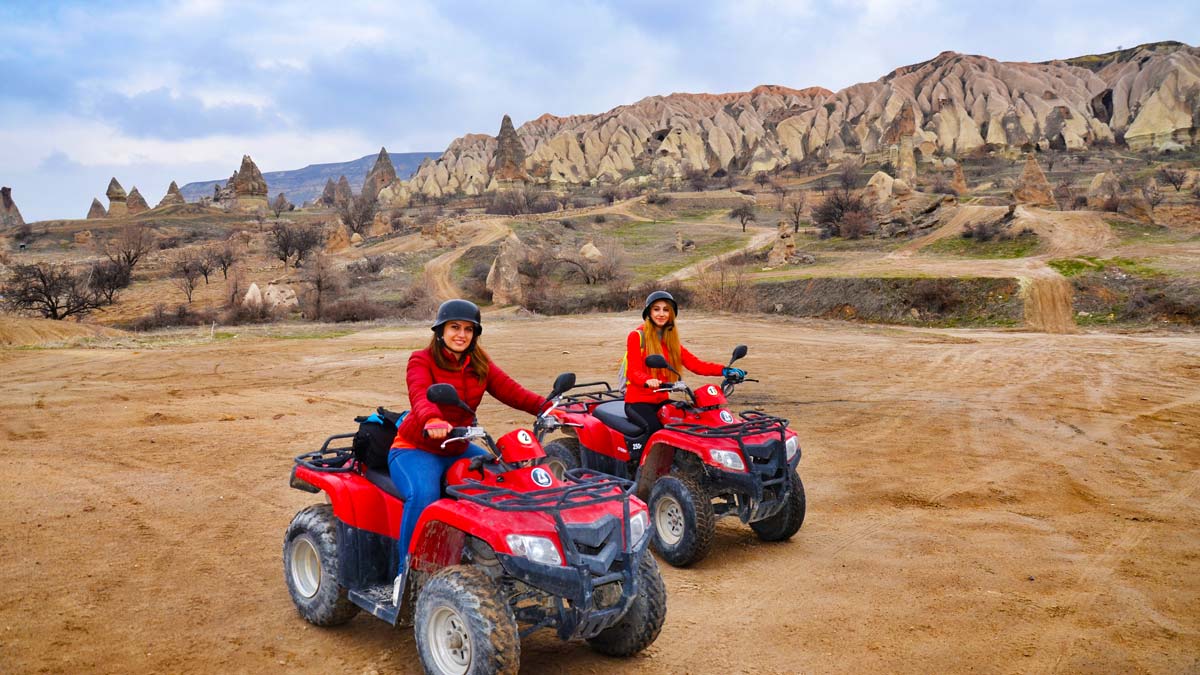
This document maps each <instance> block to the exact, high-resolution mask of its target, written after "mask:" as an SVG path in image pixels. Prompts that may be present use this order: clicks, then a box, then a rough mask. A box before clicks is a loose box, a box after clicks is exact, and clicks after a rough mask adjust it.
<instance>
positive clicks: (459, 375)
mask: <svg viewBox="0 0 1200 675" xmlns="http://www.w3.org/2000/svg"><path fill="white" fill-rule="evenodd" d="M482 333H483V324H482V323H481V322H480V316H479V308H478V307H477V306H475V303H473V302H468V301H467V300H447V301H446V302H443V303H442V305H441V307H438V312H437V319H436V320H435V322H434V324H433V338H432V339H431V340H430V341H429V346H428V347H426V348H425V349H422V350H419V351H415V352H413V353H412V355H411V356H409V358H408V375H407V379H408V400H409V403H410V404H411V406H412V408H411V410H412V412H410V413H409V414H408V416H407V417H405V418H404V422H402V423H401V424H400V428H399V429H397V430H396V440H395V441H393V442H392V449H391V451H390V452H389V453H388V470H389V472H390V473H391V477H392V482H393V483H395V484H396V488H397V489H398V490H399V491H400V493H401V495H403V497H404V515H403V516H402V517H401V520H400V535H399V538H398V540H397V548H398V550H399V553H400V564H399V572H398V574H397V577H396V589H397V595H398V591H399V590H401V589H403V588H404V586H403V583H404V572H405V570H406V569H407V561H408V547H409V544H410V542H411V540H412V535H413V530H414V529H415V528H416V525H417V519H418V518H419V517H420V515H421V511H423V510H425V507H426V506H429V505H430V504H432V503H433V502H435V501H437V500H438V499H439V498H440V497H441V494H442V476H443V475H444V474H445V473H446V470H447V469H449V468H450V465H451V464H453V463H454V462H455V461H456V460H458V459H461V458H463V457H474V456H476V455H486V454H488V451H487V450H484V449H483V448H480V447H478V446H475V445H471V444H468V443H467V442H465V441H454V442H451V443H447V444H446V445H445V446H443V445H442V443H443V441H445V439H446V436H447V434H449V432H450V429H451V428H452V427H456V426H468V425H470V424H471V422H472V418H471V415H470V413H468V412H467V411H465V410H463V409H462V408H459V407H456V406H441V405H438V404H436V403H431V402H430V401H429V399H427V398H426V397H425V396H426V394H425V393H426V391H427V390H428V389H429V387H430V385H433V384H439V383H445V384H450V385H453V386H454V388H455V390H457V391H458V397H459V399H461V400H462V401H463V402H464V403H466V404H467V406H468V407H470V408H471V409H472V410H475V409H477V408H478V407H479V402H480V401H481V400H482V399H483V394H484V392H485V391H486V392H487V393H489V394H491V395H492V396H494V397H496V398H497V399H499V400H500V401H501V402H502V403H505V404H507V405H509V406H511V407H513V408H516V409H517V410H523V411H525V412H527V413H529V414H531V415H536V414H538V413H539V412H541V409H542V407H543V406H544V405H545V403H546V399H545V398H544V397H542V396H539V395H537V394H535V393H533V392H532V391H529V390H528V389H526V388H525V387H522V386H521V385H519V384H517V382H516V381H515V380H513V379H512V378H511V377H509V376H508V375H506V374H505V373H504V371H503V370H501V369H500V367H499V366H497V365H496V364H495V363H493V362H492V360H491V359H490V358H489V357H488V354H487V352H485V351H484V350H483V347H482V346H480V344H479V336H480V334H482ZM395 600H396V602H398V601H399V599H398V598H396V599H395Z"/></svg>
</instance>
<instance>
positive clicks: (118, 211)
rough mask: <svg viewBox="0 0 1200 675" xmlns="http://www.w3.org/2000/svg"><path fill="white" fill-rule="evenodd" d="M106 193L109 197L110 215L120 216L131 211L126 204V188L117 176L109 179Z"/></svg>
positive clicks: (113, 216)
mask: <svg viewBox="0 0 1200 675" xmlns="http://www.w3.org/2000/svg"><path fill="white" fill-rule="evenodd" d="M104 194H105V196H107V197H108V215H109V217H112V218H119V217H120V216H123V215H125V214H126V213H128V212H129V211H128V209H127V208H126V206H125V197H126V195H125V188H123V187H121V184H120V183H118V182H117V179H116V177H115V176H114V177H113V179H112V180H110V181H108V190H107V191H105V193H104Z"/></svg>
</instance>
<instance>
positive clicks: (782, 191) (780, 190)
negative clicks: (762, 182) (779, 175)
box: [771, 181, 787, 211]
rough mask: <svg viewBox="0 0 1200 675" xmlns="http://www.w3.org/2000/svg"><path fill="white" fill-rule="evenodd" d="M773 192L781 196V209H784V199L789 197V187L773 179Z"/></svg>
mask: <svg viewBox="0 0 1200 675" xmlns="http://www.w3.org/2000/svg"><path fill="white" fill-rule="evenodd" d="M771 192H774V193H775V196H776V197H778V198H779V210H780V211H782V210H783V199H784V197H787V188H785V187H783V185H782V184H781V183H778V182H776V181H771Z"/></svg>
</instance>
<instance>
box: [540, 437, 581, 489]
mask: <svg viewBox="0 0 1200 675" xmlns="http://www.w3.org/2000/svg"><path fill="white" fill-rule="evenodd" d="M542 450H543V451H544V452H545V453H546V459H545V461H544V462H543V465H544V466H545V467H546V468H547V469H548V470H549V471H550V473H552V474H554V477H555V478H557V479H559V480H566V478H565V476H566V474H567V472H568V471H570V470H571V469H578V468H579V466H580V464H579V441H576V440H575V439H573V438H558V439H555V440H553V441H550V442H549V443H547V444H546V445H544V446H542Z"/></svg>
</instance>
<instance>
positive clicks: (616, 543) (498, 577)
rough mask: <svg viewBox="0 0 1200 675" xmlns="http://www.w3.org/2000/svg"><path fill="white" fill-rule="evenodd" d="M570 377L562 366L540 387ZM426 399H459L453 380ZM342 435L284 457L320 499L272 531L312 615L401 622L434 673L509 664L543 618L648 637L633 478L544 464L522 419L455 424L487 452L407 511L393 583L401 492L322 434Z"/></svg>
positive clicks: (573, 627)
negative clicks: (415, 511) (518, 424)
mask: <svg viewBox="0 0 1200 675" xmlns="http://www.w3.org/2000/svg"><path fill="white" fill-rule="evenodd" d="M574 381H575V378H574V375H571V374H570V373H567V374H564V375H562V376H560V377H559V379H558V380H557V381H556V382H555V393H554V394H552V396H557V395H558V394H560V393H561V392H562V391H563V390H565V389H568V388H570V387H571V386H572V385H573V384H574ZM428 397H429V400H431V401H433V402H435V403H439V404H442V405H459V406H461V407H464V408H465V407H466V406H465V404H463V403H462V402H461V401H460V400H459V398H458V395H457V393H456V392H455V390H454V388H453V387H452V386H450V385H446V384H437V385H433V386H431V387H430V388H429V391H428ZM352 435H353V434H344V435H341V436H334V437H331V438H330V439H329V440H327V441H325V445H324V446H323V447H322V448H321V449H320V450H318V451H316V452H311V453H307V454H304V455H301V456H299V457H297V458H296V464H295V466H294V467H293V469H292V477H291V485H292V487H294V488H296V489H299V490H303V491H305V492H311V493H314V494H319V493H322V492H324V493H325V497H326V503H322V504H315V505H313V506H309V507H308V508H306V509H303V510H302V511H300V512H299V513H297V514H296V517H295V518H294V519H293V520H292V523H291V525H290V526H289V527H288V529H287V534H286V536H285V537H284V543H283V566H284V578H285V581H286V583H287V588H288V592H289V593H290V594H291V597H292V601H293V602H294V603H295V605H296V609H297V610H299V612H300V615H301V616H303V617H304V618H305V619H306V620H308V621H309V622H311V623H313V624H316V625H318V626H333V625H337V624H342V623H345V622H347V621H349V620H350V619H351V618H353V617H354V616H355V615H356V614H357V613H358V612H359V611H360V610H361V609H365V610H367V611H368V612H370V613H371V614H374V615H375V616H377V617H379V618H381V619H383V620H385V621H387V622H389V623H392V624H396V623H398V622H403V623H408V622H411V623H412V625H413V628H414V633H415V637H416V644H417V651H418V653H419V654H420V658H421V663H422V666H423V667H424V670H425V672H427V673H437V674H439V675H451V674H453V675H471V674H481V673H516V672H517V670H518V668H519V659H520V649H521V642H520V641H521V639H522V638H524V637H525V636H527V635H529V634H530V633H533V632H534V631H537V630H539V629H542V628H552V629H554V630H555V631H556V632H557V634H558V637H559V638H561V639H563V640H569V639H573V638H582V639H585V640H587V641H588V643H589V644H590V645H591V646H592V648H594V649H595V650H597V651H599V652H601V653H604V654H608V655H612V656H631V655H633V654H636V653H637V652H639V651H641V650H643V649H645V648H646V647H647V646H649V645H650V644H651V643H653V642H654V640H655V639H656V638H657V637H658V634H659V631H660V629H661V628H662V624H663V620H664V618H665V616H666V590H665V587H664V586H663V581H662V578H661V577H660V576H659V572H658V566H657V565H656V563H655V562H654V557H653V556H651V555H650V554H649V553H648V552H647V551H646V549H647V545H648V541H649V538H650V537H649V532H648V529H649V518H648V515H647V510H646V506H645V504H644V503H642V501H641V500H640V499H638V498H637V497H634V496H632V495H631V494H630V492H629V489H630V488H631V487H632V485H631V483H630V482H629V481H623V480H620V479H616V478H613V477H610V476H605V475H601V474H598V473H596V472H590V471H587V470H584V469H578V470H573V471H570V472H569V473H568V474H566V475H564V476H561V477H558V476H555V475H553V473H552V472H551V471H549V470H547V467H545V466H544V461H545V455H544V454H543V453H542V449H541V444H540V443H539V442H538V441H537V440H536V439H535V438H534V437H533V435H532V434H531V433H530V431H527V430H525V429H516V430H513V431H511V432H509V433H508V434H505V435H504V436H503V437H501V438H500V439H499V440H497V441H493V440H492V438H491V437H490V436H489V435H488V434H487V433H486V432H485V431H484V430H483V429H481V428H480V427H478V426H470V427H456V428H454V430H452V431H451V434H450V436H451V437H450V438H449V439H448V440H447V441H446V442H447V443H450V442H465V441H467V440H469V439H478V440H481V441H482V442H483V443H486V445H487V447H488V448H489V449H491V451H492V452H493V453H494V456H493V457H491V458H484V457H476V458H474V459H461V460H459V461H458V462H456V463H455V464H454V465H452V466H451V468H450V470H449V471H448V472H447V474H446V479H445V482H446V485H445V495H446V496H445V498H443V499H441V500H439V501H436V502H434V503H433V504H431V505H430V506H429V507H428V508H426V509H425V510H424V511H423V512H422V513H421V517H420V520H419V521H418V522H417V527H416V532H415V533H414V535H413V540H412V544H411V547H410V549H409V572H408V574H406V575H405V576H404V577H402V578H403V580H404V586H403V587H399V584H394V583H393V580H394V579H395V578H396V576H397V568H398V555H397V551H396V533H397V532H398V531H399V529H400V516H401V514H402V512H403V509H404V502H403V501H402V500H401V499H400V497H399V493H398V492H397V490H396V486H395V485H394V484H393V483H392V481H391V478H390V477H389V475H388V473H387V472H384V471H377V470H374V469H369V468H366V467H365V466H363V465H361V464H359V463H358V462H357V461H356V460H355V459H354V457H353V454H352V452H351V449H350V448H349V447H346V448H336V447H335V448H331V447H330V443H331V442H332V441H335V440H337V439H345V438H349V437H351V436H352Z"/></svg>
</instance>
